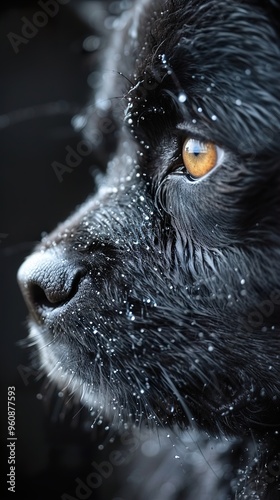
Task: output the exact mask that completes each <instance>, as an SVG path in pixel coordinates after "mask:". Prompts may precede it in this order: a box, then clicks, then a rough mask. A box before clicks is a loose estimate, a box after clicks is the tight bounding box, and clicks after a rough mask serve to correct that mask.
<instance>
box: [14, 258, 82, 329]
mask: <svg viewBox="0 0 280 500" xmlns="http://www.w3.org/2000/svg"><path fill="white" fill-rule="evenodd" d="M82 276H83V270H82V269H81V267H79V266H76V265H75V264H72V263H70V262H69V261H68V260H67V259H62V258H60V257H58V255H56V254H54V253H52V252H50V253H48V252H45V253H39V252H38V253H34V254H33V255H31V256H30V257H28V259H27V260H26V261H25V262H24V263H23V264H22V265H21V267H20V268H19V270H18V274H17V278H18V283H19V286H20V289H21V291H22V294H23V297H24V299H25V301H26V304H27V306H28V308H29V310H30V312H31V313H32V315H33V316H34V318H35V319H36V320H37V321H39V320H40V319H41V316H42V312H43V311H44V310H46V308H48V309H49V310H53V309H56V308H58V307H60V306H62V305H63V304H65V303H66V302H68V301H70V300H71V299H72V298H73V297H74V296H75V294H76V292H77V290H78V286H79V282H80V280H81V278H82Z"/></svg>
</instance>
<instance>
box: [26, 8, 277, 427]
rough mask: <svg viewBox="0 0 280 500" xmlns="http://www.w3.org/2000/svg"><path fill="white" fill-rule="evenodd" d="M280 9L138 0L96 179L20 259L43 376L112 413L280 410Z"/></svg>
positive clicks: (259, 417) (211, 416) (220, 417)
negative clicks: (80, 201)
mask: <svg viewBox="0 0 280 500" xmlns="http://www.w3.org/2000/svg"><path fill="white" fill-rule="evenodd" d="M277 16H279V3H278V2H277V1H276V0H275V1H273V0H271V1H266V2H262V1H257V0H255V1H254V0H246V1H245V0H244V1H240V2H237V1H235V0H230V1H228V2H224V1H222V0H219V1H216V0H215V1H211V0H195V1H185V0H174V1H171V0H170V1H169V0H168V1H166V2H161V1H155V0H146V1H142V2H140V1H139V2H136V5H135V7H134V8H133V10H132V12H131V15H128V14H126V22H125V23H124V20H123V19H122V23H121V27H122V29H117V32H116V34H115V35H114V38H113V41H112V47H113V49H111V50H110V51H109V57H108V60H107V61H106V64H105V65H104V66H105V67H106V70H108V69H111V68H112V70H115V71H112V73H108V72H107V73H106V74H107V78H108V86H107V87H108V88H107V89H106V88H105V89H103V94H102V93H101V94H100V95H98V96H97V99H96V110H95V112H94V114H93V116H91V117H90V118H89V124H90V126H89V127H88V129H87V137H90V136H91V133H92V134H94V130H93V128H94V127H95V126H96V127H98V119H99V118H98V117H100V116H101V115H102V116H103V117H104V114H106V116H107V117H108V119H109V120H110V123H113V124H114V127H112V128H114V131H113V132H112V135H111V136H110V135H109V134H108V135H107V136H106V135H105V136H104V141H103V144H102V145H101V147H103V148H104V151H103V153H104V154H106V147H107V146H106V144H107V140H108V141H110V148H111V149H112V147H113V148H114V154H113V155H112V157H111V158H110V161H109V160H108V165H107V172H106V175H105V177H104V179H103V181H102V183H101V185H100V186H99V189H98V191H97V193H96V194H95V195H94V196H92V197H91V198H90V199H89V200H87V201H86V202H85V204H84V205H83V206H81V207H80V208H79V209H78V210H76V212H75V213H74V214H73V215H72V216H71V217H70V218H69V219H68V220H67V221H65V222H64V223H62V224H61V225H60V226H58V227H57V228H56V230H55V231H54V232H53V233H52V234H50V235H49V236H47V237H45V238H44V239H43V241H42V242H41V244H40V245H39V246H38V247H37V248H36V249H35V252H34V254H33V255H32V256H31V257H29V258H28V259H27V261H26V262H25V263H24V264H23V265H22V267H21V269H20V271H19V280H20V283H21V287H22V290H23V293H24V296H25V298H26V301H27V303H28V306H29V309H30V337H31V338H32V339H34V340H35V342H36V343H37V345H38V347H39V351H40V356H41V361H42V364H43V366H44V367H45V369H46V371H47V372H48V373H49V374H50V376H51V377H52V378H53V379H54V380H56V381H57V382H58V383H60V384H62V385H63V386H65V385H67V386H68V387H69V388H70V389H71V390H75V391H77V392H79V393H80V395H81V397H82V399H83V401H86V402H87V404H88V405H89V406H93V407H95V408H96V409H97V410H99V409H102V410H103V411H104V412H105V413H106V412H107V413H109V414H110V416H114V415H115V416H116V418H117V419H118V418H120V417H119V415H120V414H121V416H122V417H123V416H124V415H126V416H127V417H126V418H128V416H131V417H132V418H133V419H136V420H141V419H148V420H151V421H154V420H156V421H160V422H162V423H170V422H172V421H174V422H179V423H182V424H183V425H185V424H188V423H191V422H192V419H194V421H195V422H197V423H198V425H200V426H202V427H204V428H205V429H207V430H210V431H213V432H217V430H222V431H223V432H225V433H237V434H243V433H246V432H247V431H248V432H249V429H257V428H259V429H260V431H261V430H262V429H266V425H268V424H269V425H271V424H274V423H275V424H276V423H278V421H279V409H280V399H279V398H280V386H279V374H280V349H279V347H280V324H279V319H280V291H279V290H280V283H279V280H280V202H279V200H280V142H279V132H280V130H279V124H280V94H279V81H280V46H279V27H278V25H277ZM124 24H125V26H124V27H123V25H124ZM106 92H107V94H106ZM116 97H118V98H116ZM115 98H116V99H115ZM104 103H105V104H106V105H105V106H104ZM100 106H101V107H102V109H100ZM112 145H113V146H112ZM108 148H109V146H108Z"/></svg>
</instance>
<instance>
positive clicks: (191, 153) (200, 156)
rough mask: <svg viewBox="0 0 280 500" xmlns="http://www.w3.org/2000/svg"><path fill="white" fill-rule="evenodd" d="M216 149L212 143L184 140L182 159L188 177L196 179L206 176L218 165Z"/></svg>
mask: <svg viewBox="0 0 280 500" xmlns="http://www.w3.org/2000/svg"><path fill="white" fill-rule="evenodd" d="M218 149H219V148H218V147H217V146H216V144H213V143H212V142H201V141H199V140H197V139H186V140H185V142H184V144H183V150H182V157H183V162H184V165H185V167H186V169H187V171H188V173H189V174H190V176H191V177H194V178H195V179H198V178H200V177H203V176H204V175H206V174H208V172H210V170H212V169H213V168H214V167H215V166H216V165H217V163H218V156H219V151H218Z"/></svg>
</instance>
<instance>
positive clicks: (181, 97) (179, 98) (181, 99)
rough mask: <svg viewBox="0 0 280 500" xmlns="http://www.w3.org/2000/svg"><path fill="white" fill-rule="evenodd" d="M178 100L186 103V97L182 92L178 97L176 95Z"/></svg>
mask: <svg viewBox="0 0 280 500" xmlns="http://www.w3.org/2000/svg"><path fill="white" fill-rule="evenodd" d="M178 100H179V102H186V100H187V96H186V94H185V93H184V92H181V93H180V94H179V95H178Z"/></svg>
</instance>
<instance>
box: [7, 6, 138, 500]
mask: <svg viewBox="0 0 280 500" xmlns="http://www.w3.org/2000/svg"><path fill="white" fill-rule="evenodd" d="M43 2H44V0H43ZM56 4H57V5H59V12H58V13H57V14H56V15H55V16H53V18H51V17H48V22H47V24H46V25H45V26H44V27H40V28H38V33H36V35H35V36H33V37H32V38H30V39H29V40H28V43H26V44H24V43H21V44H20V45H19V46H18V53H17V54H16V53H15V50H14V49H13V47H12V44H11V42H10V40H9V38H8V36H7V35H8V34H9V33H11V32H13V33H15V34H17V35H21V36H22V26H23V21H22V17H23V16H25V17H26V18H27V19H28V20H30V21H32V19H33V16H34V14H35V15H36V13H37V12H38V11H39V10H41V11H42V8H41V7H40V6H38V2H34V1H32V2H26V1H22V2H16V1H12V0H10V1H9V2H6V3H5V2H4V3H3V2H2V3H1V7H0V14H1V16H0V151H1V155H0V158H1V183H0V186H1V198H0V199H1V222H0V252H1V302H0V304H1V366H0V370H1V393H0V396H1V399H0V400H1V464H2V465H1V489H2V492H1V494H0V498H1V499H6V498H15V497H16V498H22V495H25V494H26V497H27V498H28V499H30V500H32V499H33V498H34V499H40V500H44V499H51V500H56V499H60V498H63V496H62V495H63V494H64V493H68V494H69V495H72V496H73V497H74V498H76V494H75V488H76V486H77V484H76V483H75V478H76V477H85V476H86V474H87V473H88V464H89V461H90V458H91V457H94V459H95V460H96V461H97V462H100V461H101V460H102V457H104V456H106V454H107V453H108V449H109V448H108V447H110V443H109V439H108V438H107V439H105V441H104V435H105V434H106V432H105V431H104V429H103V428H101V426H100V428H99V427H98V426H95V428H94V429H91V426H90V424H91V420H90V418H89V416H88V415H87V413H86V411H84V410H81V411H79V407H78V406H77V405H76V404H72V403H68V407H70V410H68V411H66V412H65V411H64V408H65V401H60V398H59V397H57V396H56V395H54V397H53V396H52V391H53V389H52V388H51V387H48V385H47V383H46V380H45V378H44V377H42V374H41V373H40V371H38V370H36V369H35V368H33V367H32V364H31V358H30V350H29V349H27V348H25V347H22V346H21V345H19V342H21V341H22V339H24V338H25V337H26V336H27V326H26V316H27V310H26V307H25V304H24V302H23V299H22V296H21V294H20V291H19V288H18V285H17V281H16V273H17V270H18V268H19V266H20V264H21V263H22V262H23V260H24V258H25V257H26V256H27V255H28V254H29V253H30V252H31V251H32V249H33V247H34V245H35V244H36V242H38V241H39V240H40V238H41V235H42V233H44V232H48V231H50V230H52V229H53V228H54V227H55V226H56V224H57V223H58V222H59V221H61V220H63V219H64V218H65V217H66V216H67V215H68V214H69V213H70V212H71V211H72V210H74V208H75V206H76V205H77V204H79V203H81V202H82V201H83V200H84V198H85V197H86V196H87V195H88V194H89V193H90V192H91V190H92V189H93V187H94V184H93V182H94V181H93V177H92V175H91V171H92V169H94V168H95V158H94V155H93V154H92V155H89V156H86V157H84V158H83V159H82V161H81V163H80V164H79V166H77V167H76V168H75V169H73V170H72V171H71V172H70V173H65V174H64V175H63V179H62V182H59V179H58V177H57V176H56V174H55V172H54V170H53V167H52V162H53V161H58V162H61V163H64V164H65V157H66V154H67V151H66V149H65V148H66V146H69V145H70V146H71V147H73V148H74V149H75V148H76V147H77V144H78V143H79V141H80V140H81V137H80V135H79V132H78V131H77V130H75V129H74V127H73V125H72V118H73V116H75V115H76V114H77V113H79V110H80V109H83V107H84V106H85V105H86V104H87V102H88V100H89V99H90V97H91V95H92V93H93V92H94V90H95V85H96V81H98V76H99V73H98V68H99V64H100V62H102V57H103V53H104V49H105V47H106V39H107V38H106V37H107V35H108V34H109V32H110V26H111V25H112V21H113V20H114V17H115V15H117V14H118V13H119V12H120V11H121V9H122V8H123V7H125V8H126V7H127V6H128V5H129V2H127V1H125V2H124V1H123V2H117V1H115V2H111V3H109V2H108V5H107V2H105V1H103V2H97V1H94V0H91V1H89V2H86V1H74V0H71V1H69V2H68V3H67V4H66V5H62V4H59V3H58V1H57V2H56ZM89 36H93V37H94V38H90V39H89V38H87V37H89ZM85 40H87V42H86V43H85V42H84V41H85ZM8 386H15V388H16V435H17V442H16V494H13V493H9V492H7V484H6V479H7V478H6V474H7V472H8V466H7V456H8V452H7V446H6V445H7V440H6V438H7V435H8V433H7V425H8V424H7V388H8ZM104 433H105V434H104ZM100 443H101V446H100ZM104 443H105V446H104ZM106 443H107V445H106ZM106 446H107V448H106ZM98 447H99V448H98ZM103 447H104V449H103ZM115 481H116V479H114V477H112V478H110V481H109V480H108V481H104V483H106V484H104V488H103V487H102V488H98V490H96V491H94V492H93V494H92V496H91V497H90V498H94V499H96V500H99V499H101V498H102V499H104V500H109V499H112V498H115V496H114V491H115ZM65 498H68V497H67V496H66V497H65ZM83 498H88V496H87V494H86V492H85V496H84V497H83ZM119 500H121V499H119Z"/></svg>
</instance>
